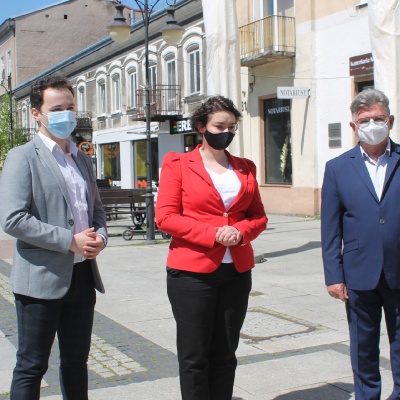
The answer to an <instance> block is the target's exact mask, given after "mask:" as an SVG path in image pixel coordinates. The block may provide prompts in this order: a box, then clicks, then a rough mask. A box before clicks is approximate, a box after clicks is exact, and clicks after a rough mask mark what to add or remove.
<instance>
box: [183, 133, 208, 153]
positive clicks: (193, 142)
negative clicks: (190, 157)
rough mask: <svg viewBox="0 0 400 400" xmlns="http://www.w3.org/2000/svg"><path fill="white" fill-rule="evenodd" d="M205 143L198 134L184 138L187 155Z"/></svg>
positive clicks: (191, 134)
mask: <svg viewBox="0 0 400 400" xmlns="http://www.w3.org/2000/svg"><path fill="white" fill-rule="evenodd" d="M201 143H203V138H202V136H201V135H199V134H197V133H190V134H188V135H185V136H184V144H185V153H188V152H189V151H192V150H194V149H195V147H196V146H197V145H198V144H201Z"/></svg>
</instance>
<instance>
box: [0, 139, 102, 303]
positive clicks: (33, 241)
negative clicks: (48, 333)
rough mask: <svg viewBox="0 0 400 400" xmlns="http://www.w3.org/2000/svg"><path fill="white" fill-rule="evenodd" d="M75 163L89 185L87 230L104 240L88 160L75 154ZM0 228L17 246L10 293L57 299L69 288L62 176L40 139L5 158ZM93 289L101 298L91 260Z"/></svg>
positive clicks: (68, 215)
mask: <svg viewBox="0 0 400 400" xmlns="http://www.w3.org/2000/svg"><path fill="white" fill-rule="evenodd" d="M74 160H75V162H76V164H77V166H78V168H79V169H80V171H81V173H82V176H83V178H84V179H85V180H86V183H87V188H88V190H87V202H88V210H89V226H90V227H94V228H95V231H96V232H97V233H99V234H102V235H103V236H104V237H105V238H107V231H106V217H105V214H104V211H103V209H102V205H101V201H100V196H99V192H98V189H97V185H96V179H95V177H94V174H93V170H92V165H91V160H90V158H89V157H88V156H87V155H86V154H84V153H83V152H81V151H79V152H78V156H77V157H74ZM0 223H1V226H2V227H3V229H4V231H5V232H6V233H8V234H10V235H11V236H14V237H15V238H16V239H17V240H16V247H15V252H14V260H13V267H12V271H11V285H10V287H11V290H12V291H13V292H14V293H19V294H22V295H26V296H30V297H35V298H40V299H59V298H61V297H63V296H64V295H65V294H66V293H67V291H68V289H69V286H70V284H71V278H72V271H73V263H74V253H73V252H71V251H70V250H69V248H70V246H71V242H72V238H73V235H74V217H73V214H72V209H71V205H70V201H69V197H68V192H67V187H66V184H65V181H64V178H63V175H62V173H61V171H60V168H59V167H58V164H57V162H56V160H55V159H54V156H53V155H52V154H51V152H50V151H49V149H48V148H47V147H46V145H45V144H44V143H43V141H42V140H41V139H40V137H39V136H38V135H36V136H35V137H34V138H33V140H31V141H30V142H28V143H27V144H25V145H23V146H20V147H16V148H14V149H12V150H10V152H9V153H8V156H7V159H6V162H5V164H4V168H3V171H2V173H1V176H0ZM91 266H92V271H93V277H94V282H95V287H96V289H97V290H98V291H100V292H102V293H104V286H103V283H102V281H101V277H100V274H99V270H98V267H97V263H96V260H91Z"/></svg>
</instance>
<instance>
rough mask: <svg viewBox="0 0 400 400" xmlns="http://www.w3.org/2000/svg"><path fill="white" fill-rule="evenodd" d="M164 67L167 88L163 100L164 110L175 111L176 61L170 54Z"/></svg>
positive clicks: (173, 55)
mask: <svg viewBox="0 0 400 400" xmlns="http://www.w3.org/2000/svg"><path fill="white" fill-rule="evenodd" d="M165 66H166V80H167V82H166V83H167V88H166V93H165V98H166V101H167V103H166V104H165V106H166V109H167V110H169V111H172V110H176V99H177V91H176V61H175V54H170V55H169V56H167V58H166V60H165Z"/></svg>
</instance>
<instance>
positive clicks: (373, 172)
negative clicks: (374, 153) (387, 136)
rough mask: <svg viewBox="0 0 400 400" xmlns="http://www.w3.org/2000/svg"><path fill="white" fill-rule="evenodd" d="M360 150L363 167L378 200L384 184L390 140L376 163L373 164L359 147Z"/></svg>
mask: <svg viewBox="0 0 400 400" xmlns="http://www.w3.org/2000/svg"><path fill="white" fill-rule="evenodd" d="M360 149H361V154H362V156H363V158H364V162H365V166H366V167H367V170H368V173H369V176H370V177H371V181H372V184H373V185H374V188H375V192H376V195H377V196H378V199H379V200H380V199H381V197H382V191H383V185H384V183H385V175H386V169H387V163H388V161H389V157H390V140H389V141H388V144H387V146H386V149H385V152H384V153H383V154H382V155H381V156H379V158H378V161H377V162H375V161H374V160H373V159H372V158H371V157H370V156H369V155H368V154H367V153H366V152H365V151H364V149H363V148H362V147H361V146H360Z"/></svg>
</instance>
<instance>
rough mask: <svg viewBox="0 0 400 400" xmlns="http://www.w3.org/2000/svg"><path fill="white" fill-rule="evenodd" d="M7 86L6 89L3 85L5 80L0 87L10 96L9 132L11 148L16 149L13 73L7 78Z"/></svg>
mask: <svg viewBox="0 0 400 400" xmlns="http://www.w3.org/2000/svg"><path fill="white" fill-rule="evenodd" d="M7 84H8V88H6V87H5V86H4V84H3V80H2V81H1V83H0V85H1V86H2V87H3V88H4V90H5V91H6V92H7V94H8V99H9V103H10V105H9V107H10V121H9V130H10V148H11V149H12V148H13V147H14V133H13V130H14V124H13V106H12V88H11V73H9V74H8V78H7Z"/></svg>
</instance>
